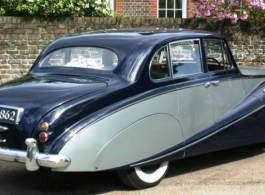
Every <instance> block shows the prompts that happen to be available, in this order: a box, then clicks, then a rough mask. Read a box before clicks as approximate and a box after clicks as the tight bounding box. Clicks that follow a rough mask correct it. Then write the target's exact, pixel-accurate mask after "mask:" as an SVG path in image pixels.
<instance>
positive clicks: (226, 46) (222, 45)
mask: <svg viewBox="0 0 265 195" xmlns="http://www.w3.org/2000/svg"><path fill="white" fill-rule="evenodd" d="M206 40H215V41H220V42H221V47H222V48H221V49H222V52H225V53H226V54H227V55H228V56H229V57H230V59H231V63H232V66H233V68H230V69H220V70H213V71H209V68H208V64H207V55H206V49H205V44H204V42H205V41H206ZM203 45H204V52H205V60H206V66H207V72H208V73H210V72H220V71H229V70H235V69H236V65H235V64H234V62H233V60H232V58H233V57H232V56H231V53H230V52H229V50H228V45H227V44H226V42H225V41H224V40H223V39H218V38H213V39H209V38H208V39H207V38H206V39H205V38H204V39H203ZM223 56H224V53H222V57H223Z"/></svg>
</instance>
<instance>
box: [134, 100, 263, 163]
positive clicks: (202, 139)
mask: <svg viewBox="0 0 265 195" xmlns="http://www.w3.org/2000/svg"><path fill="white" fill-rule="evenodd" d="M264 107H265V105H263V106H261V107H259V108H258V109H256V110H254V111H252V112H250V113H248V114H247V115H245V116H243V117H241V118H239V119H237V120H235V121H234V122H232V123H230V124H228V125H226V126H224V127H222V128H221V129H218V130H217V131H215V132H213V133H211V134H209V135H207V136H205V137H203V138H201V139H199V140H197V141H195V142H193V143H191V144H189V145H187V146H184V147H182V148H180V149H178V150H176V151H173V152H170V153H168V154H165V155H163V156H160V157H157V158H154V159H151V160H147V161H144V162H141V163H136V164H132V165H130V166H131V167H138V166H141V165H143V164H146V163H149V162H152V161H156V160H159V159H161V158H165V157H167V156H170V155H172V154H174V153H177V152H180V151H182V150H185V149H187V148H189V147H191V146H193V145H195V144H197V143H200V142H202V141H204V140H205V139H207V138H209V137H211V136H213V135H215V134H217V133H219V132H221V131H222V130H224V129H226V128H228V127H230V126H232V125H234V124H235V123H237V122H239V121H241V120H243V119H245V118H247V117H249V116H250V115H252V114H254V113H255V112H257V111H259V110H261V109H262V108H264Z"/></svg>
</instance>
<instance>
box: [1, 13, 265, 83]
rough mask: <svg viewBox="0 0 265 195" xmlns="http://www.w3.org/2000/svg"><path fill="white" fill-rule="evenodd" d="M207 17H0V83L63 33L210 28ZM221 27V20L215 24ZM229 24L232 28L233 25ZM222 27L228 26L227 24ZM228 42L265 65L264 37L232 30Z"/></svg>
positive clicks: (22, 70) (24, 67) (242, 57)
mask: <svg viewBox="0 0 265 195" xmlns="http://www.w3.org/2000/svg"><path fill="white" fill-rule="evenodd" d="M209 25H214V23H209V22H207V21H206V20H194V19H180V18H153V19H152V18H138V17H129V18H85V17H80V18H57V19H54V20H48V19H44V18H23V17H0V83H2V82H6V81H8V80H10V79H13V78H16V77H19V76H22V75H23V74H25V73H26V72H27V71H28V69H29V68H30V67H31V65H32V63H33V62H34V60H35V59H36V58H37V56H38V54H39V53H40V52H41V50H42V49H43V48H44V47H45V46H46V45H47V44H49V43H50V42H51V41H53V40H54V39H56V38H58V37H61V36H63V35H65V34H75V33H82V32H87V31H91V30H97V29H110V28H126V27H128V28H131V27H137V28H139V27H148V26H151V27H162V28H196V29H206V30H213V31H217V30H218V29H216V28H210V29H209ZM216 26H217V27H220V24H217V25H216ZM232 28H235V27H234V26H233V27H232ZM225 29H229V26H227V27H226V28H225ZM234 31H236V32H237V33H233V37H232V38H230V45H231V48H232V51H233V53H234V54H235V57H236V59H237V61H238V62H239V63H240V64H243V63H245V62H246V61H247V62H248V63H251V64H253V65H265V58H264V57H265V54H264V53H265V52H264V51H265V40H264V41H263V40H262V39H261V37H260V36H258V35H249V34H244V33H240V31H238V29H237V30H234Z"/></svg>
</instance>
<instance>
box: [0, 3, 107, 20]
mask: <svg viewBox="0 0 265 195" xmlns="http://www.w3.org/2000/svg"><path fill="white" fill-rule="evenodd" d="M111 13H112V11H111V9H110V6H109V4H108V3H107V2H106V0H0V15H6V16H44V17H55V16H90V17H91V16H92V17H104V16H110V15H111Z"/></svg>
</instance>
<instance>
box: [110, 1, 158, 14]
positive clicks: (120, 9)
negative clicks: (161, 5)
mask: <svg viewBox="0 0 265 195" xmlns="http://www.w3.org/2000/svg"><path fill="white" fill-rule="evenodd" d="M156 6H157V5H156V0H116V6H115V9H116V12H117V13H120V14H122V15H123V16H125V17H131V16H135V17H138V16H141V17H142V16H143V17H156Z"/></svg>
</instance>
